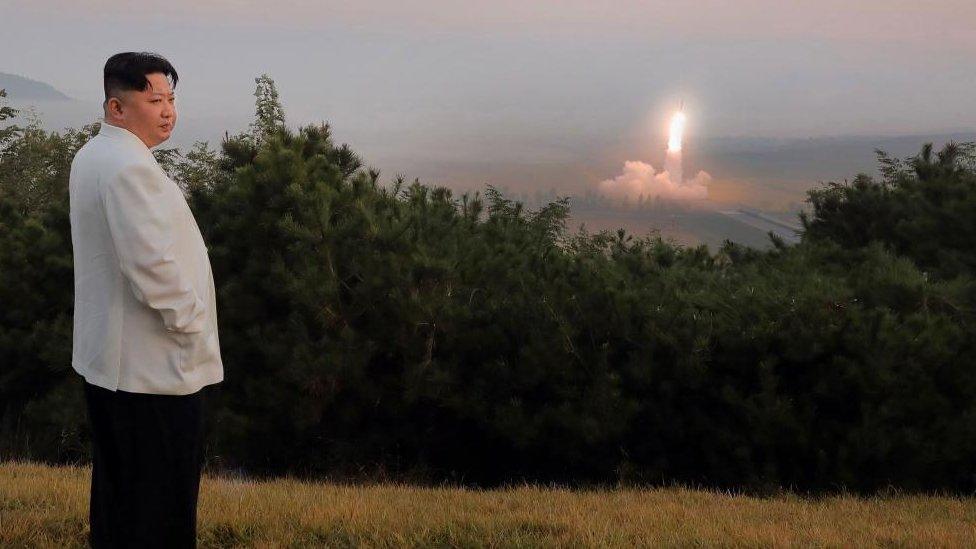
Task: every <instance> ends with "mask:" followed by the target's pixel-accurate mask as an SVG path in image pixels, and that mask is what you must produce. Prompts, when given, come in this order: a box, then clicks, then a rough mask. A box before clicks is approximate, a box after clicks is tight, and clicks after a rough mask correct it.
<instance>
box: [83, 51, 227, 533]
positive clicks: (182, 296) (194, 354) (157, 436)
mask: <svg viewBox="0 0 976 549" xmlns="http://www.w3.org/2000/svg"><path fill="white" fill-rule="evenodd" d="M178 79H179V77H178V75H177V73H176V70H175V69H174V68H173V66H172V65H171V64H170V63H169V62H168V61H167V60H166V59H164V58H162V57H161V56H158V55H156V54H152V53H134V52H127V53H120V54H117V55H113V56H112V57H110V58H109V59H108V61H107V62H106V63H105V70H104V87H105V102H104V104H103V107H104V120H103V121H102V124H101V129H100V130H99V133H98V135H96V136H95V137H93V138H92V139H91V140H90V141H89V142H88V143H86V144H85V145H84V146H83V147H82V148H81V149H80V150H79V151H78V153H77V154H76V155H75V157H74V160H73V161H72V163H71V175H70V178H69V183H68V189H69V195H70V218H71V242H72V245H73V248H74V282H75V302H74V303H75V309H74V337H73V348H72V357H71V366H72V367H73V368H74V369H75V371H77V372H78V373H79V374H81V375H82V376H83V377H84V391H85V399H86V403H87V406H88V416H89V423H90V426H91V431H92V479H91V499H90V511H89V522H90V524H91V534H90V541H91V544H92V546H94V547H195V546H196V507H197V495H198V492H199V482H200V468H201V463H202V459H203V440H202V439H203V404H204V403H203V393H204V392H203V390H202V389H203V388H204V387H206V386H208V385H212V384H215V383H218V382H220V381H222V380H223V377H224V373H223V363H222V361H221V358H220V344H219V340H218V338H217V311H216V302H215V295H214V294H215V292H214V282H213V274H212V272H211V270H210V261H209V257H208V255H207V248H206V245H205V244H204V242H203V237H202V236H201V234H200V230H199V228H198V227H197V224H196V221H195V220H194V218H193V214H192V213H191V211H190V208H189V207H188V206H187V203H186V199H185V198H184V197H183V193H182V192H181V191H180V188H179V187H178V186H177V185H176V184H175V183H174V182H173V181H172V180H171V179H170V178H169V177H167V176H166V173H165V172H164V171H163V170H162V169H161V168H160V166H159V164H157V163H156V160H155V158H154V157H153V154H152V152H151V151H150V149H151V148H152V147H154V146H156V145H159V144H160V143H162V142H163V141H165V140H167V139H168V138H169V136H170V135H171V134H172V132H173V129H174V128H175V126H176V103H175V95H174V93H173V88H174V87H175V86H176V82H177V81H178Z"/></svg>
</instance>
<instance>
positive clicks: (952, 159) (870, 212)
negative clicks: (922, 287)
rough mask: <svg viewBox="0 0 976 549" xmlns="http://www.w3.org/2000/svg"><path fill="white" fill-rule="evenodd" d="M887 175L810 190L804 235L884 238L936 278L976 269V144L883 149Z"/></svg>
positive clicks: (841, 240)
mask: <svg viewBox="0 0 976 549" xmlns="http://www.w3.org/2000/svg"><path fill="white" fill-rule="evenodd" d="M878 159H879V164H880V172H881V176H882V177H881V180H880V181H876V180H875V179H874V178H872V177H869V176H867V175H864V174H861V175H858V176H857V177H856V178H854V180H853V181H852V182H850V183H847V182H845V183H843V184H838V183H829V184H828V186H827V187H826V188H823V189H817V190H813V191H810V193H809V194H810V201H811V203H812V204H813V207H814V212H813V219H810V218H809V217H808V216H807V215H805V214H803V215H801V220H802V222H803V226H804V232H805V234H804V238H805V239H808V240H809V239H813V240H824V239H830V240H833V241H834V242H837V243H838V244H840V245H842V246H844V247H847V248H858V247H863V246H865V245H866V244H868V243H869V242H872V241H877V242H881V243H883V244H884V245H886V246H888V247H889V248H891V249H892V250H894V251H895V252H896V253H898V254H899V255H904V256H906V257H908V258H910V259H911V260H912V261H914V262H915V264H916V265H918V266H919V267H920V268H921V269H923V270H924V271H925V272H927V273H930V274H931V275H932V276H933V277H936V278H952V277H956V276H960V275H964V274H965V275H972V274H973V273H974V272H976V144H974V143H962V144H956V143H951V142H950V143H947V144H946V145H945V147H944V148H943V149H942V150H941V151H939V152H938V153H936V154H935V155H934V156H933V149H932V144H931V143H926V144H925V145H924V146H923V147H922V150H921V152H920V153H919V154H918V155H916V156H914V157H910V158H907V159H904V160H899V159H894V158H891V157H890V156H889V155H887V154H886V153H884V152H882V151H878Z"/></svg>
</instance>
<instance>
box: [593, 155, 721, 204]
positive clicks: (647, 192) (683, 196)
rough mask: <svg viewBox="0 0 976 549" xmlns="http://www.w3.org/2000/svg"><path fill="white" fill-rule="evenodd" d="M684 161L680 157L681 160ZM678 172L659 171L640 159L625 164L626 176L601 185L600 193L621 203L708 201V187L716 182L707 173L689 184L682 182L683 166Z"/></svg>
mask: <svg viewBox="0 0 976 549" xmlns="http://www.w3.org/2000/svg"><path fill="white" fill-rule="evenodd" d="M679 158H680V157H679ZM672 169H674V171H677V172H678V173H677V174H674V175H672V174H671V172H669V171H667V170H664V171H661V172H656V171H655V170H654V167H653V166H651V165H650V164H648V163H646V162H641V161H639V160H628V161H626V162H624V170H623V173H621V174H620V175H618V176H617V177H615V178H613V179H605V180H603V181H601V182H600V183H599V186H598V188H599V190H600V192H601V193H602V194H603V195H604V196H606V197H607V198H612V199H617V200H621V201H630V202H634V201H637V200H639V199H640V198H641V196H643V198H644V200H650V199H652V198H660V199H665V200H698V199H704V198H708V184H709V182H710V181H711V180H712V176H710V175H709V174H708V173H707V172H704V171H700V172H698V174H697V175H695V177H693V178H691V179H690V180H688V181H681V179H680V177H681V172H680V167H678V168H677V169H675V168H672Z"/></svg>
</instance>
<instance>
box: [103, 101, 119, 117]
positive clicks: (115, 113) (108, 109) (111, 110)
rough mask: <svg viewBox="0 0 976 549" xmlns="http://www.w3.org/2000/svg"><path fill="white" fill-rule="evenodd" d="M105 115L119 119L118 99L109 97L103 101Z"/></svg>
mask: <svg viewBox="0 0 976 549" xmlns="http://www.w3.org/2000/svg"><path fill="white" fill-rule="evenodd" d="M105 114H106V115H108V116H112V117H114V118H121V117H122V101H121V100H120V99H119V98H118V97H114V96H113V97H109V98H108V100H106V101H105Z"/></svg>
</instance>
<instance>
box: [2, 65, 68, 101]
mask: <svg viewBox="0 0 976 549" xmlns="http://www.w3.org/2000/svg"><path fill="white" fill-rule="evenodd" d="M0 89H6V90H7V98H8V99H10V100H12V101H18V102H19V101H24V100H40V101H70V100H71V98H70V97H68V96H67V95H65V94H63V93H61V92H60V91H58V90H57V89H55V88H54V86H52V85H50V84H45V83H44V82H38V81H37V80H31V79H30V78H25V77H23V76H18V75H16V74H10V73H6V72H0Z"/></svg>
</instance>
